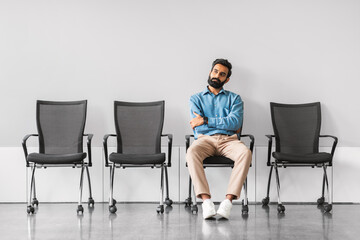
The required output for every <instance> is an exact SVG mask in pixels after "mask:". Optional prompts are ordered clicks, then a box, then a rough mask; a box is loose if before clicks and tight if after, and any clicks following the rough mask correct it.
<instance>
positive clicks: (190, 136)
mask: <svg viewBox="0 0 360 240" xmlns="http://www.w3.org/2000/svg"><path fill="white" fill-rule="evenodd" d="M193 137H194V135H193V134H191V135H185V146H186V151H187V150H188V148H189V147H190V138H193Z"/></svg>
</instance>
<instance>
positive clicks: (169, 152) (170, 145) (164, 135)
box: [161, 134, 173, 167]
mask: <svg viewBox="0 0 360 240" xmlns="http://www.w3.org/2000/svg"><path fill="white" fill-rule="evenodd" d="M161 136H162V137H166V136H167V137H168V164H167V165H168V167H171V152H172V142H173V135H172V134H161Z"/></svg>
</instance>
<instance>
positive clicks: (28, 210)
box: [26, 206, 35, 214]
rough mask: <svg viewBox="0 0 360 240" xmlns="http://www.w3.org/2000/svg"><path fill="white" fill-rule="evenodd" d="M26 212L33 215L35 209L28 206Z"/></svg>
mask: <svg viewBox="0 0 360 240" xmlns="http://www.w3.org/2000/svg"><path fill="white" fill-rule="evenodd" d="M26 211H27V213H28V214H34V212H35V208H34V207H33V206H28V207H27V209H26Z"/></svg>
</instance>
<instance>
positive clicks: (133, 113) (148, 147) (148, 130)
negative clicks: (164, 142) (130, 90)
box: [114, 101, 165, 154]
mask: <svg viewBox="0 0 360 240" xmlns="http://www.w3.org/2000/svg"><path fill="white" fill-rule="evenodd" d="M164 105H165V102H164V101H158V102H147V103H129V102H119V101H115V102H114V111H115V112H114V113H115V114H114V115H115V128H116V134H117V143H118V148H117V152H118V153H124V154H155V153H160V152H161V150H160V145H161V134H162V128H163V123H164Z"/></svg>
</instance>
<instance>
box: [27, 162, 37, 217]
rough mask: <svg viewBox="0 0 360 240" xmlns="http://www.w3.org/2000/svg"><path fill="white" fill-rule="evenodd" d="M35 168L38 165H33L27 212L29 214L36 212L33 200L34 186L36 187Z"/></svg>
mask: <svg viewBox="0 0 360 240" xmlns="http://www.w3.org/2000/svg"><path fill="white" fill-rule="evenodd" d="M35 168H36V165H35V164H34V166H32V167H31V181H30V193H29V199H28V205H27V213H28V214H30V213H34V212H35V208H34V206H33V205H32V202H31V200H32V199H31V198H32V193H33V187H34V180H35Z"/></svg>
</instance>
